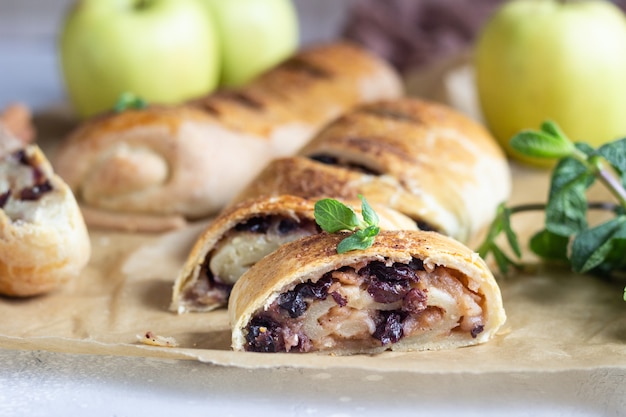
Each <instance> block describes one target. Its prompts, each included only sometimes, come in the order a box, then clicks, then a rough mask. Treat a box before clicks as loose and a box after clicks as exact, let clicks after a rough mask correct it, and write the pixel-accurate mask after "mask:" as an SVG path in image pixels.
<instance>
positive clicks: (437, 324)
mask: <svg viewBox="0 0 626 417" xmlns="http://www.w3.org/2000/svg"><path fill="white" fill-rule="evenodd" d="M344 237H345V234H343V233H341V234H332V235H331V234H328V233H322V234H318V235H313V236H310V237H307V238H303V239H300V240H297V241H294V242H292V243H288V244H286V245H283V246H281V247H280V248H279V249H278V250H277V251H276V252H274V253H272V254H270V255H268V256H267V257H265V258H263V259H262V260H261V261H259V262H258V263H256V264H255V265H254V266H253V267H252V268H250V270H248V272H246V273H245V274H244V275H243V276H242V277H241V278H240V279H239V281H237V283H236V284H235V286H234V287H233V290H232V293H231V296H230V302H229V307H228V309H229V317H230V320H231V323H232V347H233V349H234V350H236V351H255V352H313V351H318V352H326V353H331V354H338V355H346V354H354V353H376V352H381V351H384V350H396V351H411V350H426V349H428V350H430V349H450V348H456V347H461V346H468V345H474V344H478V343H482V342H486V341H487V340H489V339H491V338H492V337H493V336H494V334H495V333H496V331H497V330H498V328H500V326H501V325H502V324H503V323H504V321H505V319H506V315H505V312H504V309H503V306H502V298H501V295H500V290H499V288H498V285H497V284H496V282H495V279H494V277H493V275H492V274H491V272H490V271H489V269H488V268H487V266H486V265H485V263H484V262H483V260H482V259H481V258H480V257H479V256H478V255H477V254H476V253H474V252H472V251H471V250H470V249H468V248H467V247H465V246H464V245H462V244H461V243H459V242H458V241H456V240H454V239H451V238H449V237H446V236H444V235H441V234H439V233H436V232H425V231H382V232H381V233H380V235H379V236H377V238H376V240H375V242H374V244H373V246H371V247H370V248H368V249H365V250H355V251H351V252H346V253H343V254H338V253H337V251H336V247H337V244H338V243H339V242H340V241H341V240H342V239H343V238H344Z"/></svg>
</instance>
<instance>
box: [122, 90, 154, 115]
mask: <svg viewBox="0 0 626 417" xmlns="http://www.w3.org/2000/svg"><path fill="white" fill-rule="evenodd" d="M146 107H148V103H147V102H146V101H145V100H144V99H142V98H141V97H138V96H136V95H135V94H133V93H129V92H126V93H122V94H120V96H119V98H118V99H117V102H116V103H115V106H113V111H114V112H115V113H121V112H123V111H126V110H130V109H136V110H141V109H144V108H146Z"/></svg>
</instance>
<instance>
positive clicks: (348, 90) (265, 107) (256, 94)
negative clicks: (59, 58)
mask: <svg viewBox="0 0 626 417" xmlns="http://www.w3.org/2000/svg"><path fill="white" fill-rule="evenodd" d="M401 93H402V88H401V82H400V79H399V77H398V75H397V74H396V73H395V72H394V71H393V70H392V69H391V67H390V66H389V65H387V63H385V62H383V61H382V60H380V59H378V58H376V57H375V56H373V55H372V54H370V53H369V52H367V51H365V50H363V49H360V48H358V47H355V46H353V45H351V44H348V43H342V42H340V43H334V44H328V45H320V46H316V47H311V48H309V49H306V50H303V51H301V52H300V53H299V54H297V55H295V56H294V57H292V58H291V59H288V60H287V61H285V62H284V63H282V64H281V65H279V66H277V67H276V68H274V69H272V70H270V71H268V72H267V73H265V74H263V75H262V76H260V77H259V78H258V79H256V80H255V81H253V82H252V83H250V84H249V85H247V86H244V87H242V88H240V89H237V90H229V91H221V92H217V93H215V94H211V95H209V96H207V97H205V98H201V99H198V100H195V101H193V102H190V103H187V104H185V105H180V106H172V107H160V106H151V107H148V108H145V109H141V110H126V111H123V112H121V113H115V114H108V115H102V116H100V117H97V118H94V119H92V120H90V121H87V122H86V123H84V124H83V125H81V126H80V127H79V128H78V129H77V130H76V131H74V132H73V134H72V135H71V136H70V137H69V138H68V139H67V140H66V141H65V143H64V144H63V146H62V147H61V149H60V150H59V151H58V155H57V159H56V161H55V166H56V169H57V172H58V173H59V175H60V176H61V177H62V178H64V179H65V180H66V181H67V183H68V184H69V185H70V187H71V188H72V190H73V191H74V193H75V194H76V196H77V199H78V200H79V202H80V203H81V205H86V206H90V208H91V209H92V210H91V211H90V217H89V220H90V225H95V226H98V225H101V226H111V216H112V215H114V214H116V213H121V214H122V215H124V223H123V224H124V226H123V227H124V228H126V229H128V228H134V229H136V230H141V229H142V225H143V224H144V220H145V218H146V216H154V217H156V218H157V222H158V219H159V218H162V217H164V216H168V217H169V219H168V221H167V223H166V224H164V228H167V225H173V224H176V222H175V221H174V219H172V217H173V216H178V218H180V219H190V218H191V219H195V218H203V217H206V216H208V215H211V214H214V213H216V212H217V211H219V210H220V209H221V208H223V206H224V205H225V204H226V203H227V202H229V201H230V200H231V199H232V197H233V196H235V195H236V194H237V193H238V192H239V191H241V189H242V188H243V187H244V186H245V184H246V183H248V182H249V181H250V180H252V179H253V178H254V176H255V175H256V174H257V173H258V172H259V171H260V170H261V169H262V168H263V167H264V166H265V165H266V164H267V163H268V162H269V161H270V160H271V159H273V158H275V157H279V156H285V155H292V154H293V153H295V152H296V151H297V150H298V149H299V148H300V147H301V146H302V145H303V144H304V143H305V142H306V141H308V140H309V139H310V138H311V137H312V136H313V134H314V133H315V132H316V131H317V130H318V129H319V128H320V127H321V126H322V125H323V124H325V123H326V122H328V121H329V120H331V119H332V118H334V117H336V116H337V115H339V114H340V113H342V112H344V111H345V110H347V109H348V108H350V107H352V106H353V105H355V104H358V103H362V102H370V101H374V100H379V99H382V98H394V97H398V96H399V95H400V94H401ZM97 210H99V211H102V212H104V214H103V221H102V222H99V221H98V217H97V216H96V211H97ZM132 215H136V216H137V225H136V227H133V226H132V225H129V220H130V219H131V217H132ZM100 223H101V224H100ZM147 223H148V226H147V228H151V229H153V228H154V222H152V223H150V222H147Z"/></svg>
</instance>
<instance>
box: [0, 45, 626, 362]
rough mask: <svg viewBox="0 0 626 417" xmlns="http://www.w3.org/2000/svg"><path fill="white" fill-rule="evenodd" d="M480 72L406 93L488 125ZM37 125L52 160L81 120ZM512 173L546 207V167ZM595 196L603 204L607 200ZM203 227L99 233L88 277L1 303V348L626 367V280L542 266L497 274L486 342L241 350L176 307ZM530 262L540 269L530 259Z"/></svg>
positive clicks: (456, 73)
mask: <svg viewBox="0 0 626 417" xmlns="http://www.w3.org/2000/svg"><path fill="white" fill-rule="evenodd" d="M471 75H472V74H471V68H470V67H469V66H467V64H466V63H465V57H461V58H457V59H454V60H452V61H450V62H446V63H440V64H438V66H437V67H435V68H434V69H432V70H431V71H429V72H428V71H427V72H421V73H419V74H413V75H412V76H409V78H408V79H407V85H408V87H409V89H410V93H411V94H412V95H419V96H422V97H426V98H431V99H435V100H438V101H443V102H448V103H450V104H452V105H454V106H455V107H458V108H459V109H461V110H463V111H465V112H467V113H468V114H470V115H471V116H473V117H480V115H479V114H478V112H477V110H476V104H475V96H474V93H473V90H472V83H471ZM37 121H38V130H39V135H40V139H39V142H40V144H41V145H42V147H43V148H44V151H46V152H47V153H48V154H49V155H53V153H54V148H55V146H56V145H57V144H58V142H59V141H60V140H61V139H62V138H63V136H64V135H65V134H66V133H67V131H68V129H71V127H72V124H73V121H72V120H71V118H69V117H68V113H67V112H66V111H65V110H63V109H61V110H58V109H57V110H55V111H52V112H50V113H45V114H40V115H39V116H38V119H37ZM442 162H443V161H442ZM511 165H512V169H513V173H514V192H513V196H512V198H511V203H521V202H540V201H545V196H546V193H547V187H548V173H547V171H543V170H537V169H533V168H528V167H523V166H519V165H517V164H515V163H511ZM598 193H599V194H598V195H599V198H609V197H608V196H607V195H604V194H602V192H601V191H598ZM541 221H542V214H541V213H532V214H521V215H518V216H516V217H514V227H515V229H516V230H517V231H518V232H519V233H520V238H521V241H522V242H523V244H524V245H525V243H526V242H527V239H528V237H529V236H530V235H532V233H534V232H535V231H538V230H539V228H540V227H541ZM205 225H206V221H205V222H199V223H195V224H191V225H189V227H187V228H185V229H182V230H178V231H174V232H170V233H165V234H128V233H111V232H106V231H101V230H90V235H91V242H92V245H93V255H92V258H91V261H90V263H89V265H88V266H87V268H86V269H85V270H84V273H83V274H82V276H81V277H80V278H79V279H77V280H75V281H73V282H71V283H69V284H67V285H66V286H64V287H63V288H61V289H60V290H58V291H56V292H54V293H51V294H48V295H45V296H40V297H35V298H30V299H11V298H0V317H2V319H1V322H0V348H8V349H24V350H50V351H58V352H68V353H89V354H97V355H107V354H109V355H110V354H113V355H125V356H147V357H155V358H178V359H194V360H198V361H202V362H209V363H214V364H219V365H227V366H238V367H249V368H262V367H307V368H320V369H324V368H346V367H347V368H358V369H371V370H377V371H405V372H406V371H413V372H430V373H432V372H437V373H459V372H514V371H515V372H517V371H519V372H521V371H537V372H540V371H551V370H553V371H556V370H573V369H591V368H606V367H611V368H620V369H626V302H624V301H623V300H622V293H623V286H624V283H623V282H611V281H607V280H601V279H598V278H593V277H590V276H580V275H576V274H573V273H571V272H570V271H568V270H566V269H562V268H561V269H559V268H556V267H552V268H551V267H548V266H544V265H541V264H539V263H536V265H537V267H536V270H535V271H532V272H529V273H524V274H521V273H518V274H514V275H512V276H507V277H499V278H498V280H499V284H500V287H501V290H502V294H503V298H504V305H505V309H506V311H507V315H508V320H507V323H506V324H505V326H504V328H503V329H502V331H501V332H500V333H499V334H498V335H497V337H496V338H495V339H494V340H492V341H490V342H489V343H486V344H484V345H480V346H474V347H468V348H462V349H456V350H451V351H435V352H412V353H391V352H386V353H382V354H379V355H375V356H367V355H357V356H351V357H336V356H328V355H319V354H260V353H239V352H232V351H230V347H229V346H230V329H229V325H228V318H227V314H226V311H225V310H218V311H214V312H211V313H189V314H184V315H177V314H175V313H173V312H170V311H169V310H168V307H169V302H170V296H171V288H172V284H173V281H174V278H175V276H176V274H177V272H178V269H179V268H180V267H181V265H182V263H183V261H184V259H185V257H186V255H187V253H188V251H189V249H190V248H191V245H192V243H193V241H194V240H195V238H196V236H197V235H198V234H199V233H200V231H201V230H202V228H203V227H204V226H205ZM472 244H474V243H472ZM472 244H470V246H472ZM525 259H526V261H528V262H531V263H532V262H534V259H533V258H532V257H531V256H530V255H528V254H527V253H526V254H525ZM147 331H151V332H153V333H154V334H157V335H161V336H168V337H174V338H175V339H176V340H177V341H178V342H179V344H180V345H179V347H175V348H165V347H155V346H148V345H144V344H142V343H140V342H139V341H138V335H139V336H141V335H143V334H145V333H146V332H147Z"/></svg>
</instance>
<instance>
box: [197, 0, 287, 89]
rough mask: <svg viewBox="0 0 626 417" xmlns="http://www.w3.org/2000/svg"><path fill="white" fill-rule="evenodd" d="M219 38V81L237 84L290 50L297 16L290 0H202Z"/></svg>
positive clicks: (254, 74) (242, 82)
mask: <svg viewBox="0 0 626 417" xmlns="http://www.w3.org/2000/svg"><path fill="white" fill-rule="evenodd" d="M204 1H205V2H206V3H207V4H208V6H209V8H210V10H211V12H212V13H213V17H214V21H215V24H216V25H217V27H218V29H219V37H220V41H221V61H222V69H221V71H222V72H221V77H220V78H221V84H222V85H224V86H229V87H232V86H240V85H243V84H245V83H247V82H248V81H250V80H251V79H252V78H254V77H256V76H257V75H258V74H260V73H261V72H263V71H265V70H267V69H269V68H271V67H273V66H275V65H276V64H277V63H279V62H280V61H282V60H284V59H285V58H287V57H288V56H289V55H291V54H293V53H294V51H295V49H296V48H297V46H298V31H299V25H298V17H297V13H296V10H295V8H294V5H293V3H292V2H291V1H290V0H204Z"/></svg>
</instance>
